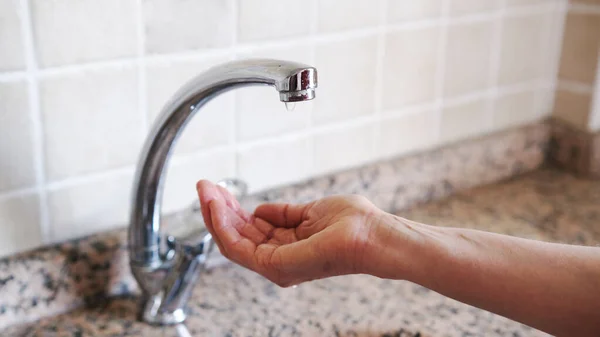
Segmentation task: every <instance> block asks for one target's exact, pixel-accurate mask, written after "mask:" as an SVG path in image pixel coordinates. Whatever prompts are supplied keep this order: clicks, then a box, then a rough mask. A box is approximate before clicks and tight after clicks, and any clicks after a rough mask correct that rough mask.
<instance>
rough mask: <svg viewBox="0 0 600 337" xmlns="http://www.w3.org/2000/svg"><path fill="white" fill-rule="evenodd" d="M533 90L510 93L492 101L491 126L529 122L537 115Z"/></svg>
mask: <svg viewBox="0 0 600 337" xmlns="http://www.w3.org/2000/svg"><path fill="white" fill-rule="evenodd" d="M534 98H535V92H534V91H525V92H519V93H510V94H505V95H502V96H500V97H498V98H497V99H496V100H495V102H494V116H493V128H494V129H495V130H502V129H508V128H511V127H516V126H521V125H525V124H529V123H531V122H533V121H535V120H537V119H539V116H538V115H537V114H536V112H535V109H534V108H535V106H534V103H535V101H534Z"/></svg>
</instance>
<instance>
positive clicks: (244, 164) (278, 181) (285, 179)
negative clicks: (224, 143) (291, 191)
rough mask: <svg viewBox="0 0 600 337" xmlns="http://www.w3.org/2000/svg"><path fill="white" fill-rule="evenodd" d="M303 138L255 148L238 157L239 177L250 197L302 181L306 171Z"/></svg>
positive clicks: (307, 163)
mask: <svg viewBox="0 0 600 337" xmlns="http://www.w3.org/2000/svg"><path fill="white" fill-rule="evenodd" d="M309 146H310V144H309V140H308V138H306V137H301V138H296V139H291V140H282V141H279V142H277V143H270V144H266V145H256V146H252V147H250V148H245V149H242V150H240V151H239V153H238V170H239V176H240V178H241V179H242V180H244V181H245V182H246V183H247V184H248V187H249V190H250V192H251V193H254V192H256V191H262V190H265V189H268V188H272V187H275V186H279V185H284V184H289V183H292V182H297V181H300V180H302V179H305V178H306V177H307V176H308V174H309V169H310V157H309V156H310V147H309Z"/></svg>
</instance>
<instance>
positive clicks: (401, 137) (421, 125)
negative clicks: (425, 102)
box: [377, 111, 438, 157]
mask: <svg viewBox="0 0 600 337" xmlns="http://www.w3.org/2000/svg"><path fill="white" fill-rule="evenodd" d="M379 133H380V136H379V143H378V145H377V151H378V152H379V153H380V154H381V155H382V156H383V157H395V156H400V155H404V154H407V153H414V152H418V151H421V150H423V149H426V148H429V147H431V146H432V145H433V144H434V143H435V142H436V141H437V139H436V137H437V136H436V135H437V133H438V132H437V124H436V122H435V113H434V112H433V111H422V112H414V113H410V114H407V115H403V116H400V117H396V118H393V119H385V120H383V121H382V122H381V124H380V126H379Z"/></svg>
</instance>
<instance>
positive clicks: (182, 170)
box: [162, 151, 235, 213]
mask: <svg viewBox="0 0 600 337" xmlns="http://www.w3.org/2000/svg"><path fill="white" fill-rule="evenodd" d="M234 177H235V153H234V152H233V151H219V152H213V153H206V154H201V155H193V156H188V157H185V158H177V159H175V160H174V161H173V162H172V163H171V164H169V167H168V170H167V177H166V180H165V190H164V195H163V201H162V207H163V212H165V213H169V212H174V211H179V210H182V209H184V208H187V207H189V206H190V205H191V204H192V202H195V201H196V200H197V198H198V197H197V193H196V182H198V180H201V179H208V180H210V181H212V182H217V181H219V180H221V179H225V178H234Z"/></svg>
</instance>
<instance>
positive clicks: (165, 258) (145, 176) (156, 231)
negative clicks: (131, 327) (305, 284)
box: [128, 59, 317, 324]
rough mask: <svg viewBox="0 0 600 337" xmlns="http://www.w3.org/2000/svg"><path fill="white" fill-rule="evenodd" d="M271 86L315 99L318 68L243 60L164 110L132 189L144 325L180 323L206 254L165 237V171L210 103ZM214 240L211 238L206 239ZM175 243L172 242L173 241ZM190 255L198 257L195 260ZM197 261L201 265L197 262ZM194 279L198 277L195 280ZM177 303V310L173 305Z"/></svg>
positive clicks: (132, 249) (132, 250) (204, 77)
mask: <svg viewBox="0 0 600 337" xmlns="http://www.w3.org/2000/svg"><path fill="white" fill-rule="evenodd" d="M251 85H269V86H273V87H275V89H276V90H277V91H278V92H279V99H280V100H281V101H282V102H299V101H306V100H311V99H313V98H314V97H315V89H316V87H317V71H316V69H315V68H313V67H310V66H307V65H304V64H300V63H295V62H288V61H281V60H268V59H257V60H242V61H234V62H229V63H225V64H222V65H219V66H216V67H213V68H211V69H209V70H207V71H206V72H204V73H203V74H200V75H198V76H197V77H196V78H194V79H192V80H191V81H190V82H188V83H187V84H185V85H184V86H183V87H182V88H181V89H180V90H179V91H178V92H177V93H175V95H174V96H173V98H172V99H171V100H170V101H169V102H168V103H167V104H166V105H165V107H164V108H163V110H162V111H161V113H160V115H159V117H158V118H157V120H156V121H155V123H154V126H153V128H152V130H151V131H150V134H149V135H148V137H147V139H146V142H145V145H144V148H143V149H142V152H141V156H140V161H139V163H138V166H137V172H136V176H135V180H134V186H133V196H132V199H133V200H132V202H133V205H132V208H131V218H130V224H129V233H128V234H129V236H128V243H129V255H130V265H131V269H132V272H133V274H134V276H135V278H136V280H137V281H138V283H139V284H140V287H141V289H142V290H143V292H144V295H145V297H146V308H147V310H146V309H145V312H144V314H143V318H144V320H146V321H148V322H150V323H155V324H171V323H180V322H182V321H183V320H184V319H185V314H184V313H183V308H182V307H181V306H182V305H183V304H185V302H186V301H187V297H188V296H189V292H190V289H188V288H189V287H190V286H191V285H193V282H189V280H195V278H196V277H197V273H198V272H199V271H200V270H201V268H200V267H199V266H198V263H199V262H202V261H204V259H205V257H206V252H207V249H208V248H207V247H208V245H207V242H206V240H204V239H203V240H201V241H202V242H203V244H202V247H200V249H198V247H189V246H188V245H187V241H189V240H182V241H186V243H177V242H174V241H173V240H172V239H167V237H168V236H165V235H164V234H161V232H160V227H161V226H160V220H161V219H160V217H161V211H160V207H161V200H162V192H163V183H164V179H165V167H166V164H167V162H168V160H169V157H170V155H171V153H172V150H173V148H174V145H175V144H176V142H177V139H178V137H179V136H180V135H181V133H182V132H183V130H184V128H185V126H186V124H187V123H188V122H189V121H190V119H191V118H193V116H194V115H195V114H196V113H198V111H200V110H201V109H202V107H203V106H204V105H205V104H206V103H207V102H209V101H210V100H211V99H213V98H215V97H217V96H218V95H220V94H222V93H224V92H227V91H229V90H232V89H235V88H238V87H244V86H251ZM204 235H205V237H206V238H208V239H210V234H207V233H205V234H204ZM169 238H172V237H169ZM190 252H196V255H194V254H191V253H190ZM194 259H196V260H194ZM190 273H191V274H193V275H190ZM171 298H173V299H176V301H177V302H176V304H174V303H173V302H171V303H168V301H169V299H171Z"/></svg>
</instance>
